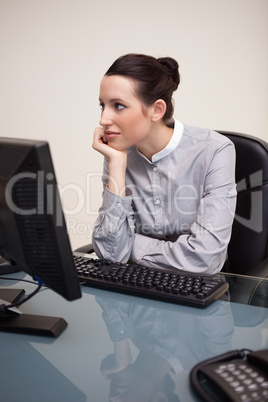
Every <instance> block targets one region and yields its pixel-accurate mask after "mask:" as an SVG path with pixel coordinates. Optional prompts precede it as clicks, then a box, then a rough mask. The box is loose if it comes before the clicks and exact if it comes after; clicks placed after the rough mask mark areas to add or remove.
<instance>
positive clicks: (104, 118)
mask: <svg viewBox="0 0 268 402" xmlns="http://www.w3.org/2000/svg"><path fill="white" fill-rule="evenodd" d="M99 123H100V125H101V126H102V127H104V126H110V125H111V124H112V118H111V113H110V112H109V109H108V108H105V109H103V111H102V112H101V118H100V121H99Z"/></svg>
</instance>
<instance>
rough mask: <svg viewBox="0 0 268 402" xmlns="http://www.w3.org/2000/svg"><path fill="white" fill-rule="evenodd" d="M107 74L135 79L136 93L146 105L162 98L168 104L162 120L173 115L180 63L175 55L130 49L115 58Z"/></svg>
mask: <svg viewBox="0 0 268 402" xmlns="http://www.w3.org/2000/svg"><path fill="white" fill-rule="evenodd" d="M105 75H121V76H124V77H127V78H130V79H132V80H134V81H135V83H136V91H137V95H138V97H139V98H140V100H141V101H142V102H143V103H144V104H145V105H146V106H150V105H152V104H153V103H154V102H155V101H156V100H158V99H163V100H164V101H165V103H166V105H167V110H166V113H165V115H164V117H163V120H164V121H167V120H169V119H170V118H171V117H172V115H173V111H174V108H173V103H172V94H173V92H174V91H176V89H177V88H178V85H179V83H180V74H179V65H178V63H177V61H176V60H175V59H173V58H171V57H161V58H159V59H156V58H154V57H152V56H148V55H144V54H135V53H130V54H126V55H124V56H121V57H119V58H118V59H117V60H115V62H114V63H113V64H112V65H111V67H110V68H109V69H108V70H107V72H106V74H105Z"/></svg>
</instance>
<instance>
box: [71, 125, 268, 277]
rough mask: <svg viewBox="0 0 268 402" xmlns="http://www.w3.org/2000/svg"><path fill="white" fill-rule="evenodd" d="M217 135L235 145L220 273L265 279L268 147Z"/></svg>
mask: <svg viewBox="0 0 268 402" xmlns="http://www.w3.org/2000/svg"><path fill="white" fill-rule="evenodd" d="M217 131H218V130H217ZM218 132H219V133H220V134H223V135H225V136H226V137H228V138H230V140H231V141H233V143H234V145H235V149H236V182H237V191H238V195H237V206H236V214H235V219H234V223H233V229H232V236H231V240H230V243H229V247H228V260H227V262H226V263H225V265H224V267H223V271H225V272H231V273H237V274H242V275H250V276H257V277H268V144H267V143H266V142H265V141H263V140H261V139H258V138H255V137H252V136H249V135H246V134H240V133H232V132H229V131H218ZM76 251H80V252H83V253H92V252H93V248H92V245H87V246H84V247H80V248H79V249H77V250H76Z"/></svg>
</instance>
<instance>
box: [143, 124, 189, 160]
mask: <svg viewBox="0 0 268 402" xmlns="http://www.w3.org/2000/svg"><path fill="white" fill-rule="evenodd" d="M182 133H183V124H182V123H181V122H180V121H178V120H176V119H174V131H173V134H172V137H171V139H170V141H169V143H168V144H167V146H166V147H165V148H164V149H161V151H160V152H157V153H156V154H154V155H153V156H152V162H151V161H150V160H149V159H148V158H146V156H144V155H143V154H142V153H141V152H139V150H138V149H137V152H138V153H139V154H140V155H141V156H142V157H143V158H144V159H146V160H147V161H148V162H149V163H156V162H158V161H160V159H163V158H165V157H166V156H168V155H169V154H171V152H173V151H174V149H176V148H177V146H178V145H179V142H180V140H181V136H182Z"/></svg>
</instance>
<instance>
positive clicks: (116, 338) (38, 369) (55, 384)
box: [0, 273, 268, 402]
mask: <svg viewBox="0 0 268 402" xmlns="http://www.w3.org/2000/svg"><path fill="white" fill-rule="evenodd" d="M18 276H19V277H24V274H22V273H19V274H13V277H18ZM226 280H227V281H228V282H229V285H230V287H229V289H230V291H229V292H228V293H227V294H226V295H225V297H224V300H218V301H216V302H214V303H213V304H211V305H210V306H209V307H208V308H206V309H205V310H203V309H202V310H201V309H197V308H193V307H187V306H180V305H173V304H169V303H164V302H159V301H152V300H147V299H141V298H137V297H133V296H127V295H121V294H116V293H111V292H107V291H103V290H99V289H91V288H88V287H82V292H83V297H82V299H80V300H76V301H73V302H67V301H65V300H64V299H63V298H61V297H60V296H58V295H56V294H55V293H53V292H52V291H50V290H48V289H43V290H42V291H41V292H40V293H39V294H38V295H36V296H35V297H34V298H33V299H31V300H29V301H28V302H27V303H25V304H24V305H22V306H21V310H22V311H23V312H25V313H30V314H40V315H41V314H43V315H57V316H61V317H63V318H64V319H65V320H66V321H67V322H68V324H69V325H68V327H67V329H66V330H65V331H64V332H63V333H62V334H61V335H60V336H59V337H58V338H56V339H54V338H53V339H50V338H45V337H40V336H33V335H18V334H10V333H3V332H2V333H0V340H1V348H0V375H1V400H3V401H5V402H9V401H10V402H11V401H12V402H14V401H16V402H20V401H23V402H24V401H28V402H31V401H34V402H36V401H38V402H40V401H41V402H42V401H51V402H54V401H55V402H61V401H64V402H66V401H67V402H68V401H70V402H79V401H88V402H104V401H112V402H121V401H122V402H130V401H131V402H133V401H137V402H145V401H146V402H167V401H168V402H177V401H182V402H188V401H198V399H197V398H196V397H195V395H193V393H192V391H191V389H190V386H189V371H190V370H191V368H192V367H193V366H194V365H195V364H196V363H198V362H200V361H202V360H204V359H207V358H209V357H212V356H215V355H218V354H220V353H223V352H226V351H229V350H232V349H242V348H249V349H252V350H258V349H267V348H268V309H267V305H268V304H267V303H268V280H266V279H264V280H261V279H260V278H247V277H241V276H236V275H226ZM0 287H2V288H24V289H25V290H26V292H27V293H30V291H32V289H33V286H32V285H31V284H27V283H22V282H15V283H12V282H11V281H8V280H1V282H0Z"/></svg>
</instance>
